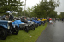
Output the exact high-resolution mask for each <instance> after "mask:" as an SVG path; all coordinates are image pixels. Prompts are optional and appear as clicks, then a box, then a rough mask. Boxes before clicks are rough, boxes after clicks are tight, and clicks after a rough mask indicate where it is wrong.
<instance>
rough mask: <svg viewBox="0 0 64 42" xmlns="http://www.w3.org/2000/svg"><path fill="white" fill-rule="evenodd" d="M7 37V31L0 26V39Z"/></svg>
mask: <svg viewBox="0 0 64 42" xmlns="http://www.w3.org/2000/svg"><path fill="white" fill-rule="evenodd" d="M6 37H7V31H6V29H4V28H0V39H1V40H5V39H6Z"/></svg>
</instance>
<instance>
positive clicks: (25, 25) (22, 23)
mask: <svg viewBox="0 0 64 42" xmlns="http://www.w3.org/2000/svg"><path fill="white" fill-rule="evenodd" d="M12 24H17V26H18V27H19V28H20V29H22V30H25V31H26V32H28V31H29V25H28V24H26V23H24V22H21V20H15V21H14V22H12Z"/></svg>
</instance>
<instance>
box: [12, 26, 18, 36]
mask: <svg viewBox="0 0 64 42" xmlns="http://www.w3.org/2000/svg"><path fill="white" fill-rule="evenodd" d="M18 31H19V28H18V27H17V26H16V27H15V30H14V31H13V32H12V34H14V35H18Z"/></svg>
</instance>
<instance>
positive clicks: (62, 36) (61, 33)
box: [36, 21, 64, 42]
mask: <svg viewBox="0 0 64 42" xmlns="http://www.w3.org/2000/svg"><path fill="white" fill-rule="evenodd" d="M36 42H64V22H62V21H56V22H53V24H48V25H47V28H46V29H45V30H44V31H43V32H42V33H41V35H40V36H39V38H38V39H37V41H36Z"/></svg>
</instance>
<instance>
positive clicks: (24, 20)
mask: <svg viewBox="0 0 64 42" xmlns="http://www.w3.org/2000/svg"><path fill="white" fill-rule="evenodd" d="M21 21H22V22H24V23H26V24H28V25H29V28H30V30H35V23H34V22H32V21H28V20H27V18H21Z"/></svg>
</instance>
